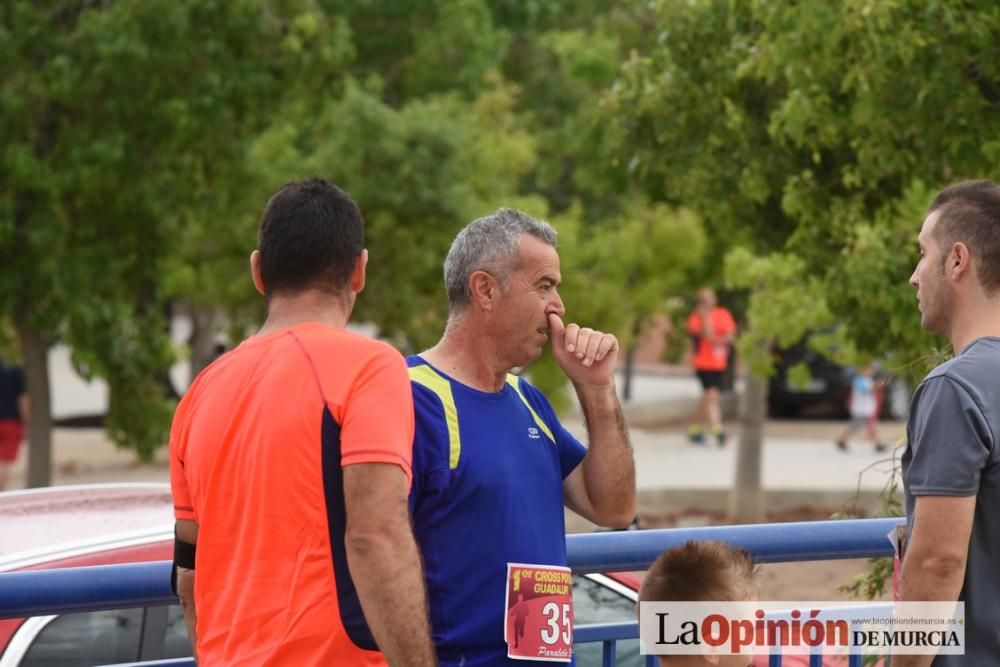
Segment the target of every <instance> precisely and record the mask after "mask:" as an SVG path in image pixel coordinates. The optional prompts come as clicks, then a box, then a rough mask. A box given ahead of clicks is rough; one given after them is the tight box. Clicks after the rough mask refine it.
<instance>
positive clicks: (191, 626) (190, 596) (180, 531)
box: [176, 519, 198, 662]
mask: <svg viewBox="0 0 1000 667" xmlns="http://www.w3.org/2000/svg"><path fill="white" fill-rule="evenodd" d="M176 538H177V539H178V540H181V541H182V542H187V543H188V544H198V524H197V523H195V522H194V521H191V520H189V519H178V520H177V523H176ZM177 597H179V598H180V600H181V611H183V612H184V623H185V624H186V625H187V630H188V639H189V640H190V642H191V651H192V652H193V654H194V657H195V661H196V662H197V660H198V631H197V627H198V613H197V610H196V609H195V606H194V569H193V568H187V567H180V566H177Z"/></svg>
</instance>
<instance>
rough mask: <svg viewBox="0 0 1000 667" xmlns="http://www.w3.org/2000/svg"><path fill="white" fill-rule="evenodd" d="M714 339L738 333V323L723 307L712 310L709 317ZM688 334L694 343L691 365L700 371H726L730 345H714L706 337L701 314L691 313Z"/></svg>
mask: <svg viewBox="0 0 1000 667" xmlns="http://www.w3.org/2000/svg"><path fill="white" fill-rule="evenodd" d="M708 322H709V327H710V328H711V330H712V335H713V337H717V338H722V337H725V336H729V335H731V334H733V333H735V332H736V321H735V320H733V316H732V314H731V313H730V312H729V311H728V310H726V309H725V308H722V307H716V308H714V309H712V312H711V313H709V315H708ZM687 328H688V333H689V334H691V338H692V341H693V343H694V357H693V358H692V360H691V365H693V366H694V368H695V370H699V371H724V370H726V365H727V364H728V363H729V350H730V346H729V343H713V342H711V341H709V340H708V339H707V338H705V336H704V327H703V326H702V322H701V314H700V313H698V312H694V313H691V316H690V317H688V321H687Z"/></svg>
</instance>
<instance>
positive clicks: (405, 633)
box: [344, 463, 437, 667]
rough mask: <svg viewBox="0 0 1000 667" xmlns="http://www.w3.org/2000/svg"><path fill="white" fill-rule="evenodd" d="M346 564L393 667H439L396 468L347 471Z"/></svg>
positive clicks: (364, 466) (360, 466) (367, 466)
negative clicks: (404, 666)
mask: <svg viewBox="0 0 1000 667" xmlns="http://www.w3.org/2000/svg"><path fill="white" fill-rule="evenodd" d="M344 500H345V504H346V511H347V535H346V538H345V541H346V546H347V562H348V565H349V567H350V569H351V578H352V579H353V581H354V586H355V588H357V591H358V597H359V599H360V600H361V608H362V609H363V610H364V613H365V619H366V620H367V621H368V626H369V628H371V631H372V635H373V636H374V637H375V641H376V643H377V644H378V647H379V649H380V650H381V651H382V653H383V654H384V655H385V658H386V660H387V661H388V663H389V665H391V666H392V667H397V666H399V665H406V666H413V667H425V666H429V665H436V664H437V661H436V658H435V656H434V649H433V646H432V644H431V632H430V623H429V622H428V619H427V595H426V593H425V591H424V579H423V568H422V567H421V564H420V555H419V553H418V551H417V545H416V541H415V540H414V539H413V529H412V528H411V526H410V516H409V508H408V505H407V477H406V473H405V472H404V471H403V470H402V468H400V467H399V466H397V465H393V464H387V463H357V464H353V465H348V466H346V467H345V468H344Z"/></svg>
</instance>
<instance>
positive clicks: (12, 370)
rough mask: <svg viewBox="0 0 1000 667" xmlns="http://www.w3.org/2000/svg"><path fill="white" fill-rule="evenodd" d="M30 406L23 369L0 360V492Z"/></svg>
mask: <svg viewBox="0 0 1000 667" xmlns="http://www.w3.org/2000/svg"><path fill="white" fill-rule="evenodd" d="M29 406H30V403H29V401H28V388H27V385H26V384H25V381H24V370H23V369H21V367H20V366H5V365H4V364H3V362H0V491H3V490H4V489H5V488H7V481H8V476H9V475H10V467H11V466H12V465H13V464H14V461H16V460H17V453H18V451H19V450H20V449H21V443H22V442H23V441H24V427H25V425H26V424H27V423H28V418H29V414H30V409H29Z"/></svg>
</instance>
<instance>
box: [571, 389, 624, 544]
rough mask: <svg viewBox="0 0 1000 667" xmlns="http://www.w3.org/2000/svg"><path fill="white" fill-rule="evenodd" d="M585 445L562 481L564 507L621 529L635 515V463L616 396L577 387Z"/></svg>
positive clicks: (612, 391)
mask: <svg viewBox="0 0 1000 667" xmlns="http://www.w3.org/2000/svg"><path fill="white" fill-rule="evenodd" d="M576 395H577V396H578V397H579V399H580V405H581V406H582V408H583V416H584V420H585V421H586V424H587V436H588V438H589V441H590V442H589V445H588V448H587V455H586V456H585V457H584V458H583V462H582V463H581V464H580V465H579V466H577V467H576V469H575V470H574V471H573V472H571V473H570V474H569V476H568V477H567V478H566V481H565V482H563V494H564V496H565V499H566V506H567V507H569V508H570V509H571V510H573V511H574V512H576V513H577V514H579V515H580V516H582V517H584V518H585V519H587V520H588V521H591V522H593V523H596V524H597V525H600V526H608V527H610V528H624V527H626V526H628V525H629V523H631V522H632V520H633V519H634V518H635V461H634V459H633V457H632V445H631V444H630V443H629V439H628V430H627V429H626V427H625V418H624V416H623V415H622V410H621V405H619V403H618V395H617V393H616V392H615V387H614V385H613V384H612V385H611V387H610V389H603V390H594V389H590V388H587V387H580V386H578V387H576Z"/></svg>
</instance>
